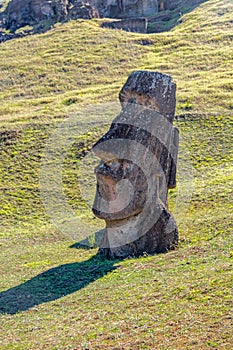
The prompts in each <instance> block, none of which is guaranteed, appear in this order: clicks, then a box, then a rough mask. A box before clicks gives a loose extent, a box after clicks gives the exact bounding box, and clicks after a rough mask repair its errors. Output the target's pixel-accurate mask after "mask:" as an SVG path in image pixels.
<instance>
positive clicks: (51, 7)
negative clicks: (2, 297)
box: [0, 0, 206, 32]
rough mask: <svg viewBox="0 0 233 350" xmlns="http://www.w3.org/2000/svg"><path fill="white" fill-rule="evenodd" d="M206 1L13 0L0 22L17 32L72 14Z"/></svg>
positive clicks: (136, 13)
mask: <svg viewBox="0 0 233 350" xmlns="http://www.w3.org/2000/svg"><path fill="white" fill-rule="evenodd" d="M204 1H206V0H185V1H181V0H105V1H103V0H89V1H88V0H83V1H80V0H10V1H9V3H8V5H7V7H6V9H5V11H3V12H1V13H0V24H1V26H2V27H3V28H5V29H7V30H10V31H12V32H14V31H15V30H16V29H18V28H20V27H24V26H26V25H34V24H36V23H38V22H40V21H43V20H50V21H54V22H57V21H64V20H68V19H70V18H72V19H77V18H85V19H90V18H96V17H108V18H118V19H130V18H143V17H148V16H150V17H151V16H152V17H153V16H155V15H156V14H157V13H159V12H163V11H166V10H174V9H176V10H177V11H178V13H179V11H182V10H181V9H182V7H184V6H195V5H197V4H199V3H201V2H204ZM123 27H124V26H123ZM128 27H129V26H127V29H128ZM133 28H134V26H133Z"/></svg>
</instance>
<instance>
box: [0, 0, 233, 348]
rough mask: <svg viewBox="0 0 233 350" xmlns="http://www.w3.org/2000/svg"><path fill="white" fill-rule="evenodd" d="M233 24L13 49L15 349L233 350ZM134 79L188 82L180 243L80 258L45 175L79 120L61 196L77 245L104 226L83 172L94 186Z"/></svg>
mask: <svg viewBox="0 0 233 350" xmlns="http://www.w3.org/2000/svg"><path fill="white" fill-rule="evenodd" d="M232 16H233V4H232V1H231V0H210V1H207V2H206V3H204V4H202V5H201V6H199V7H198V8H196V9H195V10H194V11H193V12H190V13H189V14H186V15H185V16H184V17H183V18H182V23H180V24H179V26H177V27H176V28H174V29H173V30H172V31H170V32H166V33H160V34H151V35H144V34H143V35H142V34H134V33H126V32H122V31H115V30H114V31H113V30H107V29H102V28H100V23H101V21H100V20H96V21H81V20H80V21H72V22H69V23H67V24H63V25H61V24H59V25H56V26H55V28H53V29H52V30H51V31H49V32H47V33H45V34H40V35H35V36H29V37H25V38H22V39H17V40H12V41H8V42H6V43H4V44H2V45H1V56H0V66H1V68H0V69H1V78H0V80H1V84H0V86H1V89H0V101H1V102H0V186H1V187H0V201H1V207H0V215H1V231H0V233H1V247H2V254H1V286H2V291H3V292H2V293H1V294H0V302H1V310H2V315H1V318H2V321H1V328H2V331H1V334H2V335H3V336H2V344H1V345H2V346H3V349H37V350H38V349H54V350H55V349H59V350H63V349H73V350H74V349H117V350H120V349H130V350H131V349H138V350H139V349H171V350H175V349H177V350H180V349H230V348H231V347H232V343H233V337H232V326H233V321H232V298H233V293H232V285H233V283H232V282H233V280H232V267H233V243H232V223H233V222H232V188H233V176H232V173H233V167H232V158H233V157H232V119H233V118H232V114H233V113H232V108H233V104H232V103H233V102H232V95H233V93H232V91H233V77H232V75H233V73H232V57H233V55H232V53H233V50H232V40H233V24H232ZM134 69H151V70H159V71H162V72H164V73H168V74H171V75H172V77H173V79H174V80H175V81H176V83H177V117H178V118H177V121H176V124H177V126H178V128H179V130H180V135H181V141H180V156H179V174H178V175H179V179H178V181H179V182H178V190H181V193H179V191H178V190H177V189H176V190H172V191H171V193H170V203H171V207H172V208H173V212H174V214H175V217H176V219H177V222H178V225H179V230H180V245H179V248H178V249H177V250H176V251H173V252H170V253H168V254H163V255H156V256H150V257H146V256H145V257H142V258H140V259H128V260H125V261H121V262H119V261H109V262H106V261H102V260H100V259H99V258H97V257H95V254H96V249H89V250H85V249H71V248H70V246H71V245H72V244H74V243H75V241H74V240H72V239H71V238H69V237H65V236H64V235H62V233H60V232H59V231H58V230H57V228H56V227H55V226H53V225H52V224H50V223H49V217H48V214H46V212H45V210H44V209H43V203H42V199H41V196H40V191H39V169H40V165H41V159H42V157H43V154H44V150H45V146H46V143H47V142H48V140H49V137H50V136H51V135H52V134H53V133H54V131H56V130H59V129H57V128H58V126H59V125H60V123H61V122H63V121H64V120H67V121H69V117H72V118H74V116H76V120H77V122H76V124H75V126H74V128H73V129H72V130H74V133H73V134H72V135H71V136H70V137H71V139H72V146H71V147H67V154H66V156H65V161H64V164H63V169H62V170H63V173H62V176H63V182H62V186H63V190H64V193H65V195H66V198H67V202H68V203H69V204H70V206H72V208H73V210H74V211H75V212H76V215H77V217H79V218H81V220H80V223H81V224H80V225H79V227H76V228H75V230H76V232H75V235H76V236H77V237H79V236H83V237H85V236H87V235H88V234H89V233H93V232H95V231H97V230H98V229H99V228H100V227H102V225H103V224H102V223H101V222H100V221H97V220H95V219H94V218H93V215H92V214H91V212H90V209H89V207H88V205H87V204H86V203H85V199H86V198H87V196H86V197H85V195H84V194H83V191H84V190H85V182H83V184H84V185H83V184H82V185H81V186H80V183H79V182H78V180H77V173H78V169H79V170H80V171H81V175H82V176H83V177H85V179H84V180H85V181H87V182H91V181H92V169H90V171H89V173H88V174H86V173H85V171H84V170H85V169H84V168H85V167H84V165H85V159H86V157H85V158H84V156H85V155H86V154H88V150H89V149H90V148H91V145H92V144H93V142H94V141H95V140H96V139H98V137H99V136H100V135H101V134H103V133H104V130H106V128H107V127H108V123H109V122H110V121H111V119H112V117H113V116H114V115H116V113H117V111H118V110H119V106H118V104H117V98H118V93H119V90H120V88H121V86H122V84H123V83H124V82H125V80H126V78H127V76H128V74H129V73H130V72H131V71H132V70H134ZM86 164H87V163H86ZM79 167H81V169H80V168H79ZM82 171H84V175H83V174H82ZM79 175H80V174H79ZM188 175H189V176H188ZM185 176H188V180H187V181H185ZM92 189H93V188H92Z"/></svg>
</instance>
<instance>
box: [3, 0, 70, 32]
mask: <svg viewBox="0 0 233 350" xmlns="http://www.w3.org/2000/svg"><path fill="white" fill-rule="evenodd" d="M67 4H68V0H11V1H10V2H9V4H8V6H7V8H6V10H5V11H4V13H3V14H2V15H1V17H2V21H3V23H4V25H5V27H6V29H10V30H12V31H14V30H16V29H17V28H20V27H23V26H25V25H31V24H34V23H37V22H39V21H41V20H48V19H56V20H58V21H59V20H63V19H65V18H66V16H67V13H68V12H67Z"/></svg>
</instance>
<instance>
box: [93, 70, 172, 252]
mask: <svg viewBox="0 0 233 350" xmlns="http://www.w3.org/2000/svg"><path fill="white" fill-rule="evenodd" d="M175 89H176V87H175V84H174V82H172V79H171V77H169V76H167V75H164V74H161V73H158V72H146V71H136V72H133V73H132V74H131V75H130V76H129V78H128V80H127V82H126V84H125V85H124V87H123V89H122V90H121V92H120V101H121V103H122V111H121V113H120V114H119V115H118V116H117V117H116V118H115V119H114V121H113V123H112V125H111V127H110V130H109V131H108V132H107V133H106V134H105V135H104V136H103V137H102V138H101V139H100V140H99V141H98V142H97V143H96V145H95V146H94V147H93V152H94V153H95V154H96V155H97V156H98V157H99V158H101V163H100V165H99V166H98V167H97V168H96V169H95V173H96V178H97V190H96V198H95V201H94V204H93V212H94V214H95V215H96V216H97V217H99V218H101V219H104V220H105V221H106V231H105V235H104V239H103V241H102V243H101V247H100V253H101V254H103V255H104V256H106V257H108V258H124V257H127V256H138V255H141V254H143V253H145V252H146V253H157V252H162V251H166V250H168V249H172V248H174V246H175V244H176V243H177V240H178V231H177V227H176V224H175V221H174V219H173V217H172V215H171V214H170V212H169V211H168V209H167V194H168V188H173V187H174V186H175V185H176V163H177V152H178V130H177V129H176V128H174V127H173V125H172V122H173V119H174V112H175Z"/></svg>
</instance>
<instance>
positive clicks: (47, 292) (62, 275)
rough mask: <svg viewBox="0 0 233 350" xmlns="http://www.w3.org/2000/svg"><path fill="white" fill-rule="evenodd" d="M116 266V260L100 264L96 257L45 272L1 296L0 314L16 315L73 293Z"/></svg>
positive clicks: (101, 261) (102, 261)
mask: <svg viewBox="0 0 233 350" xmlns="http://www.w3.org/2000/svg"><path fill="white" fill-rule="evenodd" d="M115 263H116V260H103V258H101V257H100V256H98V255H95V256H93V257H91V258H90V259H89V260H86V261H82V262H76V263H71V264H65V265H60V266H58V267H55V268H52V269H50V270H48V271H45V272H43V273H41V274H39V275H37V276H35V277H33V278H31V279H30V280H28V281H26V282H24V283H22V284H20V285H18V286H16V287H13V288H10V289H8V290H6V291H3V292H2V293H0V313H2V314H4V313H7V314H16V313H18V312H21V311H25V310H28V309H30V308H32V307H34V306H36V305H40V304H42V303H47V302H49V301H52V300H56V299H59V298H62V297H64V296H66V295H69V294H71V293H74V292H76V291H78V290H80V289H82V288H84V287H85V286H87V285H88V284H89V283H92V282H94V281H95V280H97V279H99V278H101V277H103V276H104V275H106V274H107V273H109V272H111V271H113V270H115V269H116V268H117V266H114V264H115Z"/></svg>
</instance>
